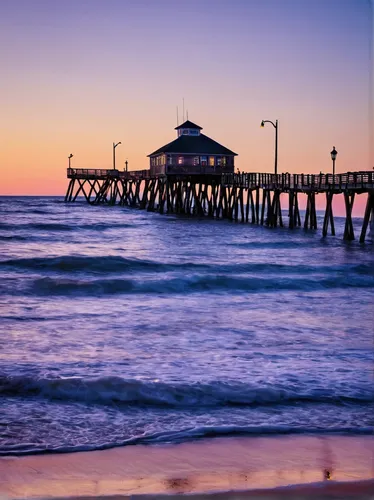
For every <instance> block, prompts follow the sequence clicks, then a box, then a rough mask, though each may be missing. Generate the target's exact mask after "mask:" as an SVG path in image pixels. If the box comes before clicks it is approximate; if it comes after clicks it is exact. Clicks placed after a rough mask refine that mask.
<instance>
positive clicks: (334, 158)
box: [330, 146, 338, 176]
mask: <svg viewBox="0 0 374 500" xmlns="http://www.w3.org/2000/svg"><path fill="white" fill-rule="evenodd" d="M330 154H331V159H332V175H333V176H334V175H335V160H336V155H337V154H338V152H337V151H336V149H335V146H333V150H332V151H331V153H330Z"/></svg>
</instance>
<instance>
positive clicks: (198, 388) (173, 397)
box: [0, 376, 374, 408]
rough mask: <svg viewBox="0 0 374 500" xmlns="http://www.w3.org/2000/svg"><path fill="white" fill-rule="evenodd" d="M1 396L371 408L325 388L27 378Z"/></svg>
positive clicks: (1, 389)
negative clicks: (332, 404)
mask: <svg viewBox="0 0 374 500" xmlns="http://www.w3.org/2000/svg"><path fill="white" fill-rule="evenodd" d="M0 394H2V395H4V396H22V397H25V396H39V397H43V398H46V399H57V400H66V401H71V400H73V401H79V402H85V403H90V402H97V403H103V404H111V403H122V404H131V405H141V406H160V407H181V408H188V407H196V406H199V407H205V406H207V407H216V406H251V405H277V404H295V403H300V402H304V403H305V402H307V403H335V404H342V403H351V404H363V403H372V402H374V394H373V391H372V390H371V389H365V388H361V389H360V390H359V391H358V392H356V393H349V392H347V393H337V392H334V391H331V390H330V389H328V388H322V387H317V386H316V387H315V388H308V389H304V390H302V389H298V388H296V387H295V388H291V387H288V388H286V387H281V386H279V387H277V386H275V387H274V386H267V387H255V386H250V385H248V384H244V383H230V382H219V381H216V382H211V383H190V384H187V383H184V384H183V383H178V384H170V383H165V382H159V381H157V382H156V381H141V380H135V379H124V378H121V377H114V376H107V377H101V378H96V379H83V378H79V377H71V378H45V377H40V378H38V377H27V376H2V377H0Z"/></svg>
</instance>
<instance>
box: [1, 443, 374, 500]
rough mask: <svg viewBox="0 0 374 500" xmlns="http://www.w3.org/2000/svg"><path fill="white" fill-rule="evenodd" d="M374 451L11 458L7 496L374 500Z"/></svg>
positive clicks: (132, 450) (319, 446) (228, 450)
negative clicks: (343, 499)
mask: <svg viewBox="0 0 374 500" xmlns="http://www.w3.org/2000/svg"><path fill="white" fill-rule="evenodd" d="M373 449H374V437H373V436H356V437H350V436H283V437H255V438H252V437H249V438H247V437H242V438H216V439H210V440H202V441H195V442H192V443H191V442H190V443H182V444H177V445H163V446H128V447H122V448H114V449H110V450H104V451H93V452H81V453H67V454H44V455H34V456H26V457H4V458H1V459H0V485H1V486H0V495H2V497H5V498H7V499H16V498H57V497H90V496H113V495H119V496H133V495H151V496H154V495H164V494H168V495H169V496H170V495H174V494H177V495H179V494H181V493H188V494H194V497H195V496H196V495H197V496H200V495H201V494H206V493H211V494H212V497H214V498H216V497H217V498H220V497H222V493H216V494H215V492H229V491H236V492H242V493H240V495H241V496H243V495H244V496H248V495H252V496H253V495H260V496H261V497H263V496H264V495H265V496H267V497H268V498H272V497H271V495H274V494H277V495H278V496H279V495H281V497H283V496H284V495H286V496H287V497H289V496H295V495H300V494H303V495H308V494H313V491H315V489H316V488H317V491H318V492H319V494H322V492H323V494H329V495H332V497H331V498H335V497H336V495H338V494H341V493H342V492H344V494H345V495H348V494H349V495H355V496H356V497H357V496H358V495H361V498H373V496H370V495H372V493H371V492H372V491H373V490H374V488H373V483H372V481H370V480H372V479H373V478H374V460H373ZM290 485H298V487H297V488H296V489H295V488H289V486H290ZM279 487H281V489H280V490H277V491H276V492H275V491H274V490H273V489H274V488H279ZM284 487H287V489H283V488H284ZM269 490H270V491H269ZM245 492H247V493H245ZM224 495H225V498H227V497H228V493H225V494H224ZM237 495H238V493H236V494H235V498H238V496H237ZM269 495H270V496H269ZM282 495H283V496H282ZM334 495H335V496H334Z"/></svg>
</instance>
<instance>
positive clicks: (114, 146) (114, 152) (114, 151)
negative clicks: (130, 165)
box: [113, 142, 121, 170]
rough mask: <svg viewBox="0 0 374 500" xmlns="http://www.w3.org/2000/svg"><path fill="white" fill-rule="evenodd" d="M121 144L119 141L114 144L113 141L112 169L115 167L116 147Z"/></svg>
mask: <svg viewBox="0 0 374 500" xmlns="http://www.w3.org/2000/svg"><path fill="white" fill-rule="evenodd" d="M119 144H121V142H117V144H115V143H114V142H113V170H115V169H116V147H117V146H118V145H119Z"/></svg>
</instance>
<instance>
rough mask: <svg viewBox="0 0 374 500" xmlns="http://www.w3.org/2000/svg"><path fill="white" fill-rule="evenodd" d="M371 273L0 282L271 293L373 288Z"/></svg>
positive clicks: (21, 288) (63, 289)
mask: <svg viewBox="0 0 374 500" xmlns="http://www.w3.org/2000/svg"><path fill="white" fill-rule="evenodd" d="M373 287H374V277H373V276H367V275H366V276H365V275H363V276H356V277H352V276H340V277H327V278H320V277H309V278H303V277H299V278H290V277H287V276H284V277H279V276H278V277H258V278H254V277H241V276H230V275H207V274H204V275H202V274H197V275H192V276H188V275H187V276H183V277H166V278H165V277H163V278H160V279H156V278H152V279H146V280H142V279H141V277H140V276H137V277H134V279H130V278H113V279H110V278H105V279H99V278H97V279H77V278H61V277H56V278H53V277H43V278H41V277H39V278H29V279H24V280H23V281H22V282H21V283H18V286H14V283H12V281H9V283H8V284H7V283H6V281H5V280H4V283H3V284H2V286H1V293H2V294H7V295H30V294H31V295H39V296H51V295H54V296H67V295H69V296H79V297H103V296H108V295H119V294H141V295H148V294H151V295H152V294H155V295H173V294H174V295H179V294H194V293H217V294H222V293H227V292H229V293H231V294H235V293H244V292H245V293H259V292H263V293H273V292H279V291H299V292H305V293H307V292H312V291H318V290H326V289H331V290H333V289H341V288H344V289H347V288H361V289H362V288H373Z"/></svg>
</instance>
